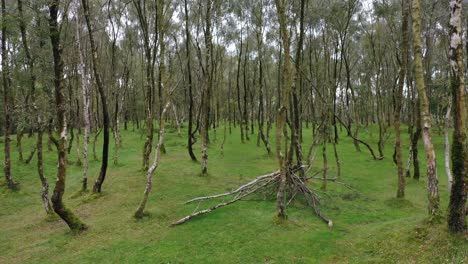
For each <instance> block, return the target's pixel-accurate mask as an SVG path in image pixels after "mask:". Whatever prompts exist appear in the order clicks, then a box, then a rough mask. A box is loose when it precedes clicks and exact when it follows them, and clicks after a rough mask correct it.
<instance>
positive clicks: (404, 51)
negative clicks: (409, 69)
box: [394, 0, 409, 198]
mask: <svg viewBox="0 0 468 264" xmlns="http://www.w3.org/2000/svg"><path fill="white" fill-rule="evenodd" d="M401 4H402V10H403V21H402V24H401V33H402V37H403V40H402V42H401V45H400V49H401V59H400V72H399V77H398V89H397V91H396V94H395V117H394V118H395V120H394V126H395V154H396V155H395V156H396V157H395V159H396V164H397V172H398V191H397V198H403V197H405V175H404V170H403V157H402V153H401V133H400V113H401V108H402V104H403V87H404V84H405V73H406V65H407V62H408V16H409V10H408V2H407V1H406V0H402V1H401Z"/></svg>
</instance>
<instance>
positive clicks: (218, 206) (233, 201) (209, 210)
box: [170, 174, 279, 227]
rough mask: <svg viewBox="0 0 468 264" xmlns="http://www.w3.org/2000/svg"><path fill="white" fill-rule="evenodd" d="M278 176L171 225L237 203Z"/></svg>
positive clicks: (179, 223)
mask: <svg viewBox="0 0 468 264" xmlns="http://www.w3.org/2000/svg"><path fill="white" fill-rule="evenodd" d="M278 176H279V174H278V175H276V177H274V178H272V179H270V180H269V181H267V182H266V183H264V184H262V185H260V186H258V187H257V188H254V189H252V190H250V191H248V192H246V193H244V194H243V195H239V196H238V197H236V198H234V199H232V200H230V201H229V202H223V203H219V204H217V205H215V206H212V207H210V208H208V209H206V210H202V211H198V212H195V213H193V214H190V215H188V216H186V217H184V218H182V219H180V220H179V221H177V222H174V223H172V224H171V225H170V226H171V227H174V226H177V225H181V224H183V223H185V222H187V221H188V220H190V219H192V218H194V217H196V216H199V215H203V214H207V213H209V212H212V211H214V210H216V209H218V208H221V207H224V206H226V205H230V204H232V203H235V202H237V201H239V200H240V199H242V198H244V197H246V196H248V195H250V194H252V193H254V192H256V191H257V190H259V189H260V188H262V187H265V186H267V185H268V184H270V183H271V182H273V181H275V180H277V179H278Z"/></svg>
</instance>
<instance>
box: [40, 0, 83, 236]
mask: <svg viewBox="0 0 468 264" xmlns="http://www.w3.org/2000/svg"><path fill="white" fill-rule="evenodd" d="M59 3H60V1H59V0H51V1H49V13H50V18H49V31H50V40H51V42H52V53H53V59H54V87H55V104H56V111H57V123H58V127H59V135H60V137H59V139H58V140H56V141H57V150H58V168H57V181H56V183H55V188H54V193H53V195H52V199H51V200H52V205H53V208H54V211H55V213H57V214H58V215H59V216H60V217H61V218H62V219H63V220H64V221H65V222H66V223H67V224H68V226H69V227H70V229H71V230H72V231H78V232H79V231H83V230H85V229H87V226H86V225H85V224H83V222H81V220H80V219H79V218H78V217H76V216H75V214H74V213H73V212H72V211H70V210H69V209H67V208H66V207H65V205H64V203H63V194H64V193H65V178H66V175H67V150H66V146H67V105H66V101H67V100H66V98H65V89H64V87H63V60H62V48H61V44H60V29H59V24H58V22H57V21H58V13H59ZM54 141H55V140H54Z"/></svg>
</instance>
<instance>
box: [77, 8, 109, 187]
mask: <svg viewBox="0 0 468 264" xmlns="http://www.w3.org/2000/svg"><path fill="white" fill-rule="evenodd" d="M81 4H82V6H83V12H84V17H85V20H86V25H87V28H88V36H89V43H90V45H91V57H92V62H93V73H94V78H95V80H96V85H97V88H98V91H99V96H100V98H101V105H102V115H103V126H104V142H103V145H102V161H101V170H100V172H99V176H98V178H97V179H96V182H95V183H94V186H93V192H95V193H100V192H101V188H102V184H103V183H104V180H105V178H106V173H107V163H108V159H109V112H108V111H107V101H106V94H105V91H104V84H103V83H102V79H101V75H100V73H99V71H98V64H99V61H98V53H97V46H96V43H95V42H94V34H93V27H92V25H91V19H90V15H89V6H88V0H81Z"/></svg>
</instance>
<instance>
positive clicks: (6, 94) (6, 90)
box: [2, 0, 17, 189]
mask: <svg viewBox="0 0 468 264" xmlns="http://www.w3.org/2000/svg"><path fill="white" fill-rule="evenodd" d="M6 16H7V13H6V6H5V0H2V78H3V98H4V107H5V131H4V133H5V134H4V136H5V179H6V182H7V185H8V188H10V189H15V188H16V185H17V184H16V183H15V182H14V181H13V177H12V176H11V158H10V143H11V139H10V129H11V127H10V125H11V109H10V108H11V105H10V100H11V98H10V76H9V74H10V71H9V67H8V53H7V41H6V38H7V36H6V29H7V23H6Z"/></svg>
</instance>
